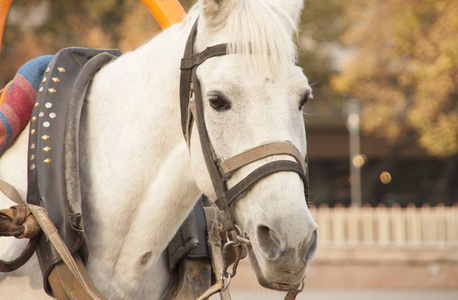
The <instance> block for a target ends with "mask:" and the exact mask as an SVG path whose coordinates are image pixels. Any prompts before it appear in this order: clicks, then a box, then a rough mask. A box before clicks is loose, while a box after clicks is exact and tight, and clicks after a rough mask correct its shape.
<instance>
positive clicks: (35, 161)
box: [27, 48, 211, 297]
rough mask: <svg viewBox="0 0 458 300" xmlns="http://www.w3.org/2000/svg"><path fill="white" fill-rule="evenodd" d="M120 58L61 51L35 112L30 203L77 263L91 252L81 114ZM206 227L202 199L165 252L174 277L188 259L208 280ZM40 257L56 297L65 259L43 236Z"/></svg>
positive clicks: (109, 53) (50, 67) (44, 80)
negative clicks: (95, 85) (93, 87)
mask: <svg viewBox="0 0 458 300" xmlns="http://www.w3.org/2000/svg"><path fill="white" fill-rule="evenodd" d="M120 55H121V52H120V51H119V50H105V49H103V50H97V49H88V48H66V49H63V50H61V51H60V52H58V53H57V54H56V55H55V56H54V57H53V59H52V60H51V62H50V63H49V65H48V67H47V68H46V70H45V71H44V74H43V77H42V80H41V83H40V86H39V87H38V91H37V97H36V101H35V104H34V108H33V111H32V117H31V125H30V131H29V153H28V158H29V159H28V192H27V202H28V203H31V204H34V205H39V206H41V207H43V208H45V209H46V211H47V212H48V216H49V218H50V219H51V220H52V222H53V223H54V225H55V226H56V228H57V230H58V232H59V235H60V236H61V238H62V240H63V241H64V242H65V245H66V246H67V248H68V249H69V251H70V252H71V253H72V255H73V256H77V257H78V260H79V258H81V262H82V263H83V264H85V263H86V262H87V260H88V257H89V251H88V245H87V240H86V236H85V232H84V216H83V213H82V203H81V189H80V181H79V166H78V135H79V123H80V116H81V110H82V107H83V103H84V99H85V96H86V92H87V90H88V87H89V85H90V83H91V80H92V78H93V76H94V75H95V73H96V72H97V71H98V70H99V69H100V68H101V67H103V66H104V65H105V64H107V63H109V62H111V61H113V60H115V59H116V58H117V57H118V56H120ZM206 228H207V225H206V223H205V217H204V213H203V205H202V200H199V201H198V203H197V204H196V207H195V208H194V210H193V211H191V213H190V215H189V216H188V218H187V219H186V220H185V222H184V223H183V225H182V226H181V228H180V229H179V230H178V232H177V233H176V236H175V237H174V238H173V239H172V241H171V242H170V244H169V246H168V247H167V249H166V251H167V254H168V258H169V269H170V271H171V273H172V274H174V273H178V272H177V269H178V266H179V264H180V262H181V261H182V260H183V258H184V257H186V256H187V257H190V258H196V259H198V260H206V262H207V263H206V264H207V266H208V267H209V268H208V267H207V271H209V272H207V273H208V275H207V276H208V277H209V276H211V266H210V258H209V257H210V255H209V252H208V249H207V245H206V241H207V236H206ZM37 255H38V259H39V263H40V268H41V270H42V274H43V279H44V280H43V282H44V289H45V291H46V293H48V294H49V295H51V296H52V295H53V292H54V291H53V290H52V288H51V286H50V284H49V282H48V277H49V275H50V273H51V271H52V269H53V268H54V267H55V266H56V265H58V264H59V263H61V257H60V255H59V253H58V252H57V251H56V249H55V248H54V246H53V245H52V244H51V243H50V241H49V240H47V239H45V238H41V239H40V241H39V243H38V247H37ZM183 264H184V263H181V266H182V265H183ZM186 264H190V262H189V261H188V262H186ZM181 273H183V272H181ZM181 276H182V275H181ZM182 277H183V276H182ZM49 279H50V280H51V278H49ZM208 283H210V279H209V280H208ZM177 284H178V279H177V276H174V280H173V281H172V282H171V285H177ZM170 290H174V289H170ZM169 294H170V295H171V293H169ZM173 295H174V296H171V297H175V296H176V295H177V292H176V291H174V292H173ZM54 296H56V295H54Z"/></svg>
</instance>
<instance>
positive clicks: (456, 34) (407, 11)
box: [332, 0, 458, 156]
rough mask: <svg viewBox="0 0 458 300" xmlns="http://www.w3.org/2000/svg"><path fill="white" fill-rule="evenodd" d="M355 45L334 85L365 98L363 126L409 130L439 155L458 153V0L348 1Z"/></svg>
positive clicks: (388, 134)
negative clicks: (350, 56)
mask: <svg viewBox="0 0 458 300" xmlns="http://www.w3.org/2000/svg"><path fill="white" fill-rule="evenodd" d="M347 6H348V7H347V9H346V18H349V19H350V20H351V25H350V26H349V27H348V30H346V32H345V33H344V34H343V36H342V41H343V43H344V44H345V45H346V46H347V47H349V48H350V49H352V50H353V55H352V58H351V59H349V60H348V61H347V63H346V65H345V68H344V69H343V71H342V73H341V74H340V75H338V76H335V77H334V78H333V80H332V86H333V87H334V89H335V90H337V91H338V92H340V93H341V94H343V95H346V96H348V97H354V98H357V99H358V100H360V101H361V103H362V104H363V107H364V109H363V114H362V120H363V128H364V129H365V131H366V132H369V133H373V134H376V135H378V136H381V137H384V138H387V139H389V140H391V141H396V140H398V139H403V138H405V136H407V135H412V134H413V135H414V136H416V137H417V140H418V144H419V145H420V146H421V147H423V148H425V149H426V150H427V151H428V152H429V153H431V154H433V155H436V156H451V155H453V154H457V153H458V1H455V0H386V1H373V0H357V1H349V2H347Z"/></svg>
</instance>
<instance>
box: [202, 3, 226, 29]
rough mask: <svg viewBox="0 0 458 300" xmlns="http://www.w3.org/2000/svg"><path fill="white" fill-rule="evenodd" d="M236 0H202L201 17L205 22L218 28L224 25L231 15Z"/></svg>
mask: <svg viewBox="0 0 458 300" xmlns="http://www.w3.org/2000/svg"><path fill="white" fill-rule="evenodd" d="M233 2H234V0H200V1H199V6H200V10H201V15H202V16H203V17H204V18H205V21H206V22H208V23H210V24H212V25H214V26H217V25H222V24H221V23H224V22H223V21H224V19H225V18H226V17H227V15H228V14H229V12H230V10H231V7H232V4H233Z"/></svg>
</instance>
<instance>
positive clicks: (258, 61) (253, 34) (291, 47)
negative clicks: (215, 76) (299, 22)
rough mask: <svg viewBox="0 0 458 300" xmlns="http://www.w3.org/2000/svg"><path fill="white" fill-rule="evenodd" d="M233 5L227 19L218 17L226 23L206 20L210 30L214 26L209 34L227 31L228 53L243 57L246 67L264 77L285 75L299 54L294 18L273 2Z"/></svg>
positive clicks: (247, 1)
mask: <svg viewBox="0 0 458 300" xmlns="http://www.w3.org/2000/svg"><path fill="white" fill-rule="evenodd" d="M229 1H230V0H229ZM233 4H234V5H232V6H231V10H230V11H229V12H228V13H227V15H226V16H225V18H221V16H217V17H218V19H219V20H224V21H218V22H212V21H211V20H206V22H205V24H206V26H207V27H208V26H214V27H213V28H205V30H206V31H207V33H209V34H212V33H214V34H219V33H220V32H224V35H225V39H226V40H227V42H228V43H229V47H228V53H229V54H233V53H239V54H242V64H243V65H247V66H249V67H252V68H254V69H256V70H257V71H259V72H261V73H264V74H266V73H273V74H277V75H282V74H285V73H286V71H287V69H288V67H289V66H291V65H292V64H293V63H294V62H295V60H296V55H297V54H296V47H295V44H294V41H293V39H292V35H293V34H294V33H296V32H297V27H296V25H295V23H294V21H293V19H292V18H291V16H290V15H289V14H288V13H287V12H285V11H284V10H283V9H282V8H280V7H278V6H277V5H276V4H275V3H273V2H271V1H265V0H237V1H234V2H233ZM207 17H208V16H207ZM207 46H210V45H207Z"/></svg>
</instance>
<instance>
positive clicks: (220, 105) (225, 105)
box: [208, 93, 231, 110]
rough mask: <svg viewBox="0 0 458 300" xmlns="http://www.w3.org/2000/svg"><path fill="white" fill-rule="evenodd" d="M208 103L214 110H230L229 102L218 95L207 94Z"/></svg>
mask: <svg viewBox="0 0 458 300" xmlns="http://www.w3.org/2000/svg"><path fill="white" fill-rule="evenodd" d="M208 101H209V102H210V105H211V106H212V107H213V108H214V109H216V110H227V109H229V108H231V102H230V101H229V100H227V99H226V97H224V96H223V95H221V94H219V93H215V94H213V93H212V94H209V95H208Z"/></svg>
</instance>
